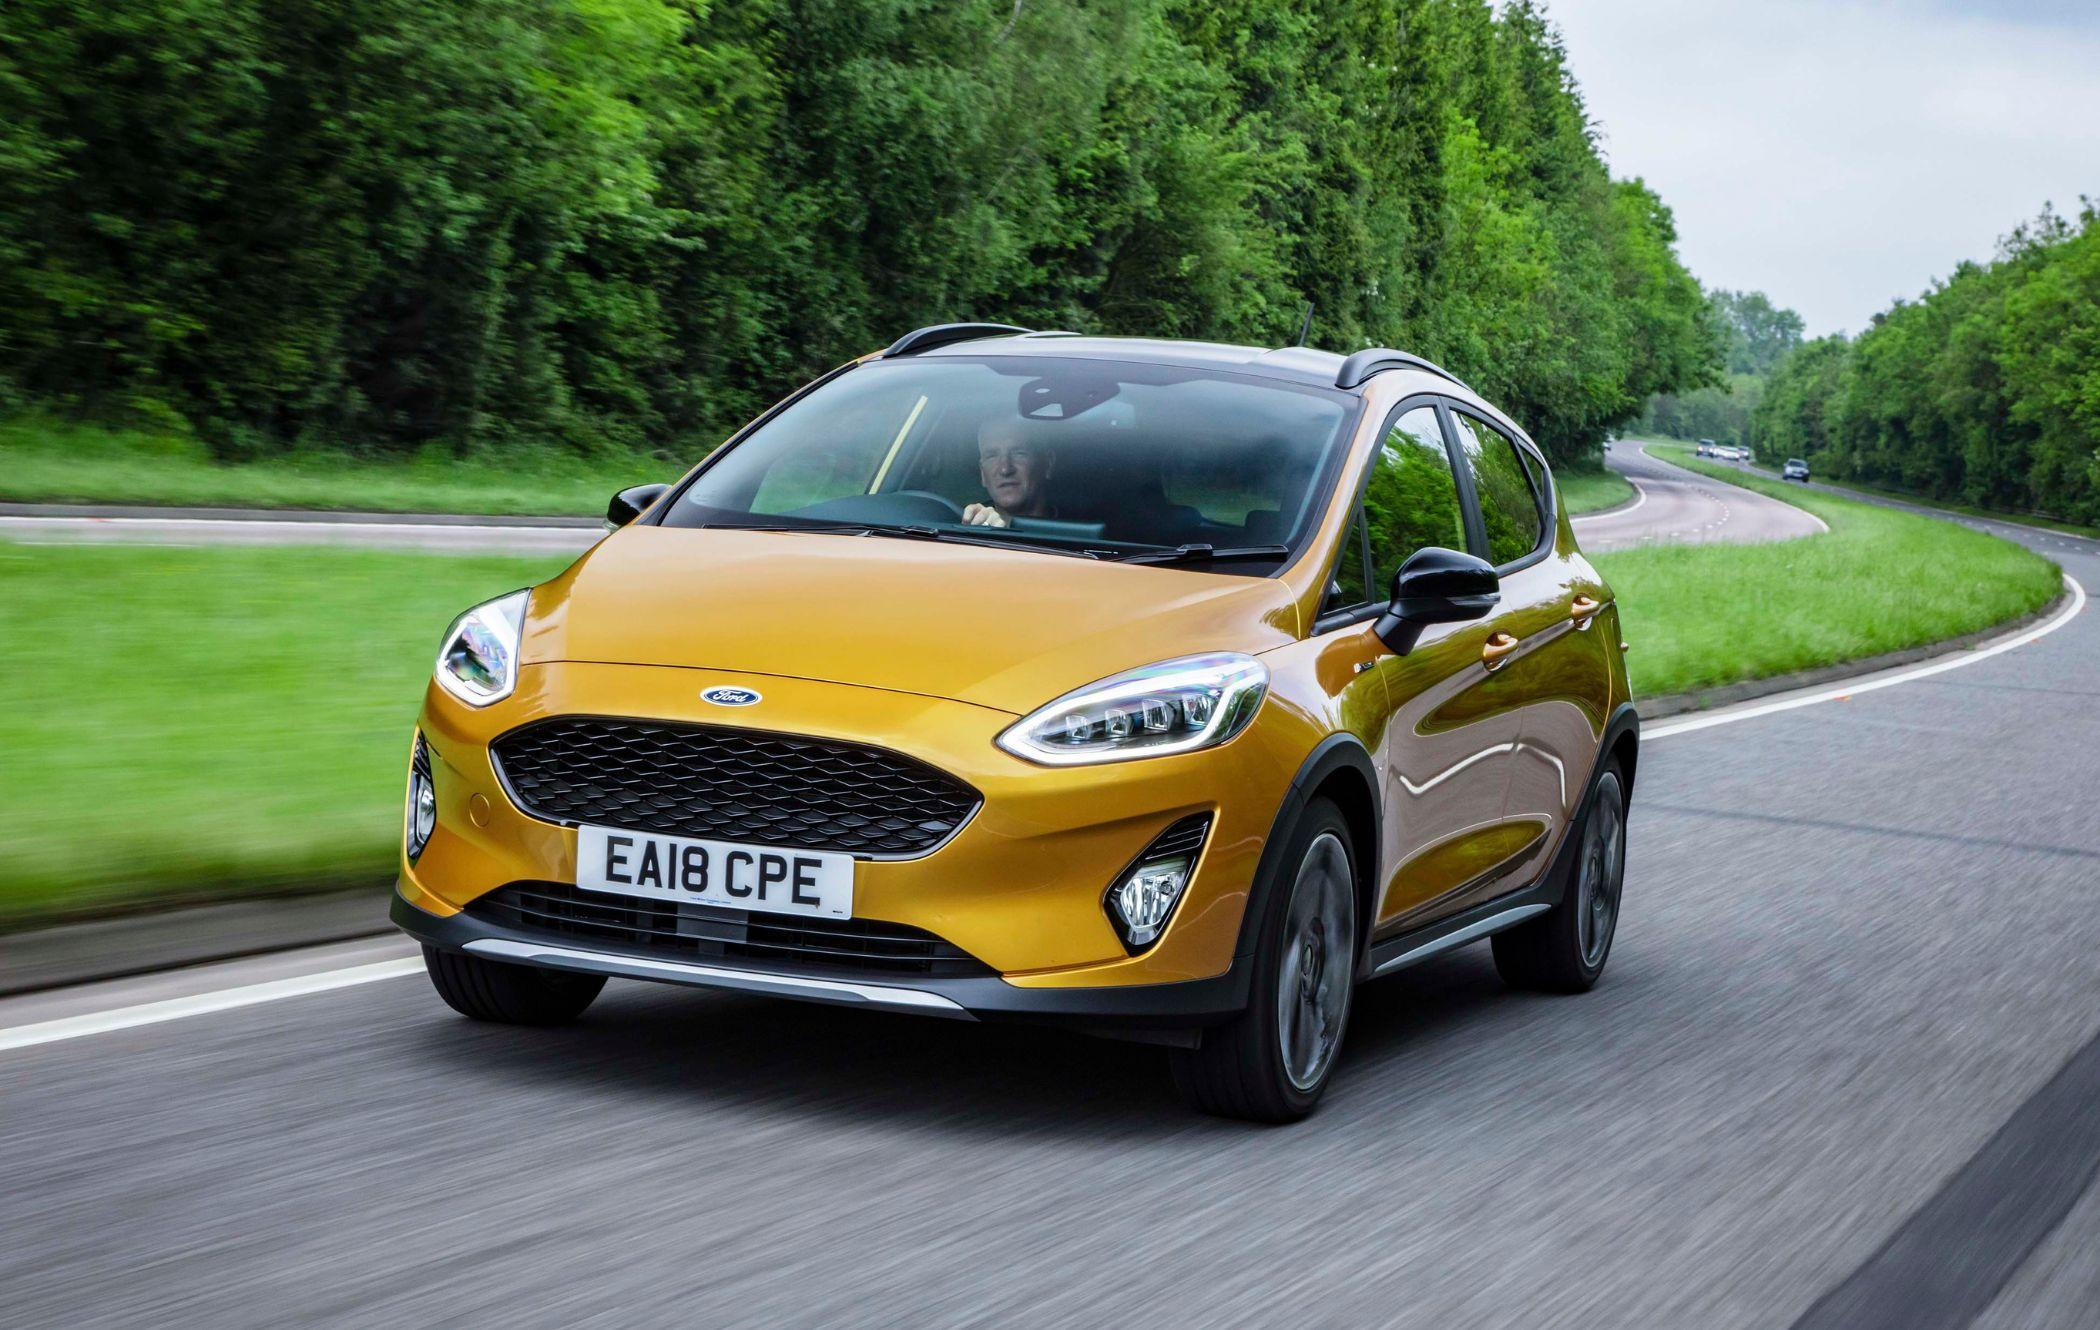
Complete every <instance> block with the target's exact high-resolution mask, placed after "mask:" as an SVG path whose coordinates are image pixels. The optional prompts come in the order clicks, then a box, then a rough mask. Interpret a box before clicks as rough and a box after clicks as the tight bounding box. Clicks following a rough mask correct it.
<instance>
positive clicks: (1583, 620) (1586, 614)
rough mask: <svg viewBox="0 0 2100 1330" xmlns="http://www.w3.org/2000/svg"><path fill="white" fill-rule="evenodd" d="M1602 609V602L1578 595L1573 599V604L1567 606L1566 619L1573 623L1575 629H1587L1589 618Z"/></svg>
mask: <svg viewBox="0 0 2100 1330" xmlns="http://www.w3.org/2000/svg"><path fill="white" fill-rule="evenodd" d="M1603 608H1604V602H1603V601H1601V600H1598V599H1597V598H1595V597H1594V596H1583V595H1578V596H1576V597H1575V603H1574V604H1572V605H1570V606H1568V617H1569V618H1570V619H1573V620H1574V621H1575V626H1576V627H1577V628H1587V627H1589V626H1590V616H1592V615H1594V614H1595V613H1596V612H1597V611H1598V610H1601V609H1603Z"/></svg>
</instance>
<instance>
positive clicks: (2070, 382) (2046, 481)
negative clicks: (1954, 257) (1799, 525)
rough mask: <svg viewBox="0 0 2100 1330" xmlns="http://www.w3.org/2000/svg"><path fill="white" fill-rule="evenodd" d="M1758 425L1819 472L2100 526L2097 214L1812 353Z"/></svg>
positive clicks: (2090, 211)
mask: <svg viewBox="0 0 2100 1330" xmlns="http://www.w3.org/2000/svg"><path fill="white" fill-rule="evenodd" d="M1752 426H1753V433H1754V436H1755V439H1756V441H1757V445H1758V448H1759V451H1760V453H1761V454H1763V455H1764V456H1767V457H1778V456H1797V457H1805V458H1807V459H1808V461H1809V463H1810V465H1811V466H1813V467H1814V468H1815V469H1816V470H1817V472H1818V473H1819V474H1825V475H1829V476H1832V477H1836V478H1840V479H1851V480H1858V481H1862V482H1865V483H1868V484H1876V485H1885V486H1888V487H1890V488H1893V489H1897V490H1902V491H1906V492H1908V493H1912V494H1920V495H1924V496H1926V497H1928V498H1934V499H1947V500H1954V501H1958V502H1961V503H1966V504H1972V505H1975V506H1978V507H1983V508H1991V509H1997V510H2000V511H2009V512H2036V513H2041V514H2044V515H2047V516H2052V517H2058V518H2064V519H2067V520H2070V521H2075V522H2088V523H2090V522H2096V521H2100V211H2096V210H2095V209H2094V208H2093V207H2092V206H2091V205H2088V206H2087V207H2086V208H2085V209H2084V211H2083V212H2082V214H2081V215H2080V217H2079V219H2078V221H2077V222H2075V223H2073V222H2071V221H2068V220H2066V219H2063V218H2060V217H2057V216H2055V215H2053V214H2044V215H2043V216H2042V218H2041V219H2040V220H2038V221H2036V222H2035V223H2033V224H2031V225H2028V226H2024V227H2021V228H2020V229H2019V230H2018V231H2015V232H2014V233H2013V235H2012V236H2011V237H2009V238H2008V239H2007V240H2006V242H2005V244H2004V245H2003V246H2002V247H2001V249H2000V252H1999V255H1998V257H1997V259H1996V260H1995V261H1994V262H1991V263H1988V264H1974V263H1967V264H1963V265H1962V266H1961V267H1960V268H1958V269H1957V270H1956V271H1955V273H1954V275H1953V276H1951V277H1949V278H1948V279H1947V280H1946V281H1944V282H1942V283H1939V284H1938V285H1936V286H1935V287H1934V288H1933V289H1932V290H1931V291H1930V292H1928V293H1927V294H1926V295H1925V297H1924V298H1923V299H1921V300H1918V301H1915V302H1912V301H1905V302H1901V303H1899V304H1897V305H1896V306H1895V308H1893V309H1891V310H1890V311H1889V312H1888V313H1887V314H1884V315H1882V316H1880V317H1879V318H1877V319H1876V320H1875V323H1874V326H1873V327H1872V328H1870V329H1868V330H1867V331H1866V332H1864V333H1862V334H1861V335H1860V336H1859V337H1858V339H1857V340H1854V341H1850V342H1848V341H1846V340H1845V339H1843V338H1837V337H1832V338H1825V339H1822V340H1820V341H1815V342H1811V343H1809V344H1808V345H1806V346H1804V347H1802V348H1801V349H1800V350H1799V351H1797V352H1795V353H1794V354H1793V355H1791V356H1789V357H1788V358H1787V359H1786V360H1785V361H1783V362H1781V364H1780V365H1779V367H1778V369H1777V370H1776V371H1775V372H1774V373H1773V376H1772V379H1771V381H1770V383H1769V384H1768V385H1767V388H1766V391H1765V395H1764V400H1763V401H1762V403H1761V404H1760V405H1759V407H1758V409H1757V412H1756V413H1755V415H1754V417H1753V419H1752Z"/></svg>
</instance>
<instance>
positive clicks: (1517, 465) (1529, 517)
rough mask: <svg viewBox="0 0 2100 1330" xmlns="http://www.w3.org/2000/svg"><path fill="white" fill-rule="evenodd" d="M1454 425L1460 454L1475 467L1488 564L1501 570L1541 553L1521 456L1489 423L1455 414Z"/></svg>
mask: <svg viewBox="0 0 2100 1330" xmlns="http://www.w3.org/2000/svg"><path fill="white" fill-rule="evenodd" d="M1451 420H1452V423H1453V424H1454V425H1456V426H1457V427H1458V447H1459V451H1460V452H1462V453H1464V454H1465V456H1466V460H1467V461H1468V462H1469V463H1471V464H1472V467H1473V488H1474V490H1475V491H1476V492H1477V493H1478V494H1479V496H1480V520H1481V522H1482V523H1483V524H1484V525H1485V526H1486V527H1487V539H1488V548H1487V560H1488V562H1489V563H1492V564H1495V565H1497V566H1498V567H1499V566H1500V565H1502V564H1506V563H1515V562H1516V561H1517V560H1519V559H1521V558H1523V557H1524V556H1525V555H1527V554H1529V553H1531V552H1532V551H1533V550H1535V549H1537V548H1538V547H1539V538H1540V537H1541V536H1542V535H1544V534H1545V523H1544V521H1543V520H1542V519H1541V517H1540V516H1539V498H1538V494H1537V492H1536V491H1534V490H1533V489H1532V487H1531V477H1530V476H1529V475H1528V474H1527V473H1526V471H1525V467H1524V460H1523V456H1522V455H1521V454H1520V453H1519V452H1518V450H1517V445H1516V443H1515V442H1514V441H1513V440H1511V439H1510V438H1509V437H1508V436H1507V435H1505V434H1503V433H1502V431H1500V430H1498V429H1496V428H1495V427H1493V426H1492V425H1489V424H1488V423H1487V422H1485V421H1483V420H1480V419H1478V418H1476V417H1473V416H1467V415H1460V414H1459V413H1457V412H1455V411H1454V412H1453V413H1452V414H1451Z"/></svg>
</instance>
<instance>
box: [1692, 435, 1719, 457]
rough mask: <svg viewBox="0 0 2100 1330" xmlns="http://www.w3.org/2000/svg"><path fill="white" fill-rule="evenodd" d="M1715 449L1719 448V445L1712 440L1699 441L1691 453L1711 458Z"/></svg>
mask: <svg viewBox="0 0 2100 1330" xmlns="http://www.w3.org/2000/svg"><path fill="white" fill-rule="evenodd" d="M1717 447H1719V445H1718V444H1716V443H1715V442H1714V441H1713V440H1712V439H1701V440H1699V446H1698V447H1697V448H1695V449H1693V451H1694V452H1695V453H1696V454H1697V455H1698V456H1700V457H1712V456H1713V455H1714V449H1715V448H1717Z"/></svg>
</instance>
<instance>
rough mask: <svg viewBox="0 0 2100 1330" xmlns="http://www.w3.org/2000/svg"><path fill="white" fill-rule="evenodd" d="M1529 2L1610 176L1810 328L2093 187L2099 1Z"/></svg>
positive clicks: (1868, 308) (1905, 290)
mask: <svg viewBox="0 0 2100 1330" xmlns="http://www.w3.org/2000/svg"><path fill="white" fill-rule="evenodd" d="M1547 4H1548V9H1549V12H1550V13H1551V14H1552V16H1553V18H1554V19H1555V21H1556V22H1558V23H1559V25H1560V28H1561V31H1562V34H1563V35H1564V36H1565V37H1566V39H1567V45H1568V59H1569V63H1570V65H1571V66H1572V67H1573V69H1574V71H1575V76H1576V78H1577V79H1579V80H1580V81H1581V83H1582V88H1583V93H1584V95H1585V97H1586V99H1587V100H1588V103H1589V109H1590V116H1591V118H1592V119H1593V120H1595V121H1597V122H1599V124H1600V126H1601V131H1602V134H1603V142H1604V148H1605V152H1606V154H1607V155H1608V156H1609V158H1610V160H1611V164H1612V170H1613V172H1614V174H1617V175H1622V176H1627V175H1638V176H1642V177H1644V178H1646V180H1647V181H1648V183H1649V184H1650V185H1651V186H1653V187H1654V188H1655V190H1656V191H1657V192H1658V193H1660V194H1661V195H1662V197H1663V201H1664V202H1665V203H1668V204H1669V205H1670V207H1671V208H1672V209H1673V210H1674V211H1675V213H1676V215H1677V229H1678V234H1679V248H1680V250H1681V252H1682V254H1683V256H1684V259H1685V262H1686V263H1687V264H1688V265H1689V266H1690V267H1691V269H1692V271H1693V272H1694V273H1696V274H1698V276H1699V279H1700V280H1701V281H1702V282H1704V283H1706V284H1707V285H1708V286H1710V287H1716V286H1720V287H1733V288H1738V289H1744V288H1747V289H1752V290H1761V291H1764V292H1765V293H1766V294H1768V295H1769V296H1771V297H1772V299H1773V300H1774V301H1776V302H1777V303H1779V304H1781V305H1786V306H1790V307H1791V308H1793V309H1796V310H1799V311H1800V312H1801V315H1802V317H1803V318H1805V319H1806V320H1807V321H1808V331H1809V333H1810V335H1812V336H1813V335H1819V334H1822V333H1827V332H1838V331H1844V332H1857V331H1858V330H1859V329H1860V328H1862V327H1863V326H1865V325H1866V324H1867V322H1868V320H1870V319H1871V318H1872V317H1873V315H1874V314H1875V313H1877V312H1878V311H1880V310H1882V309H1885V308H1887V307H1888V305H1889V304H1890V303H1891V302H1892V301H1893V300H1895V299H1896V298H1897V297H1898V296H1906V297H1910V296H1916V295H1918V294H1919V293H1920V292H1922V291H1924V290H1925V289H1926V287H1927V286H1928V285H1930V283H1931V282H1932V280H1933V279H1934V278H1935V277H1940V276H1943V275H1945V274H1946V273H1947V272H1949V271H1950V270H1951V269H1952V268H1953V267H1954V265H1955V264H1957V263H1959V262H1960V261H1961V260H1963V259H1965V258H1969V259H1987V258H1989V257H1990V255H1991V253H1992V251H1993V250H1994V249H1995V248H1996V245H1997V241H1998V238H1999V237H2000V236H2002V235H2003V234H2005V233H2006V232H2007V231H2009V230H2011V229H2012V228H2013V227H2014V226H2015V225H2017V224H2018V223H2019V222H2021V221H2023V220H2025V219H2027V218H2030V217H2032V216H2034V215H2035V214H2036V213H2038V212H2040V211H2041V208H2042V205H2043V204H2044V203H2045V202H2054V203H2055V204H2056V207H2057V211H2059V212H2061V213H2064V214H2066V215H2075V214H2076V212H2077V209H2078V198H2079V195H2080V194H2081V193H2084V194H2088V195H2092V196H2095V197H2096V198H2100V0H2031V2H2030V3H2026V4H2021V3H2017V2H2016V0H1834V2H1827V3H1820V4H1817V3H1808V2H1807V0H1547Z"/></svg>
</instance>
